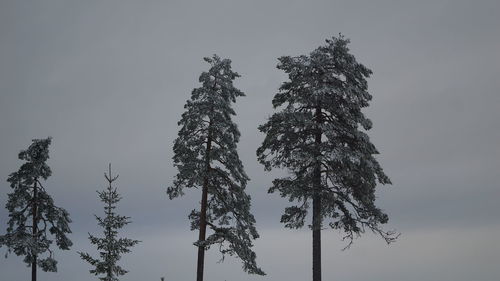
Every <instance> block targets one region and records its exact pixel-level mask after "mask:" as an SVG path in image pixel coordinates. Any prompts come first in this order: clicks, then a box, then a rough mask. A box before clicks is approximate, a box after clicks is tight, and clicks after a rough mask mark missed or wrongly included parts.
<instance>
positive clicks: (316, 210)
mask: <svg viewBox="0 0 500 281" xmlns="http://www.w3.org/2000/svg"><path fill="white" fill-rule="evenodd" d="M315 115H316V116H315V117H316V122H317V124H318V127H317V130H316V134H315V144H316V152H315V154H316V155H315V157H316V164H315V167H314V179H313V215H312V216H313V217H312V220H313V224H312V233H313V234H312V240H313V241H312V252H313V281H321V162H320V161H319V159H318V157H320V156H321V151H320V147H319V146H320V145H321V135H322V132H321V128H320V127H319V124H321V123H322V122H321V107H320V106H319V105H318V106H317V107H316V114H315Z"/></svg>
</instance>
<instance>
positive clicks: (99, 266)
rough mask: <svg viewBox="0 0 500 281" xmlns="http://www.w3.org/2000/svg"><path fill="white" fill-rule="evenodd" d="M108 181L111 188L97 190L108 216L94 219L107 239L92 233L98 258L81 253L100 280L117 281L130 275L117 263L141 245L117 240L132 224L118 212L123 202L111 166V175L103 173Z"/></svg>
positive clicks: (136, 241)
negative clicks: (125, 275)
mask: <svg viewBox="0 0 500 281" xmlns="http://www.w3.org/2000/svg"><path fill="white" fill-rule="evenodd" d="M104 177H105V178H106V181H107V182H108V187H107V188H106V189H105V190H104V191H97V193H98V194H99V198H100V199H101V201H102V202H103V203H104V214H105V217H99V216H95V218H96V219H97V222H98V223H97V224H98V225H99V226H100V227H102V228H103V232H104V233H103V234H104V237H96V236H94V235H92V234H90V233H89V240H90V243H91V244H93V245H96V246H97V249H98V250H100V252H99V257H100V258H93V257H92V256H91V255H89V254H88V253H81V252H79V254H80V257H81V258H82V259H83V260H85V261H86V262H88V263H90V264H91V265H92V266H93V267H94V268H93V269H91V270H90V273H92V274H94V275H104V276H103V277H99V279H100V280H102V281H118V280H119V279H118V277H119V276H121V275H124V274H126V273H127V271H126V270H125V269H123V268H122V267H121V266H119V265H118V264H117V262H118V261H119V260H120V259H121V255H122V254H124V253H128V252H130V248H131V247H133V246H134V245H136V244H137V243H139V242H140V241H139V240H132V239H129V238H120V237H118V230H119V229H121V228H123V227H124V226H125V225H127V224H129V223H130V217H126V216H120V215H118V214H117V213H116V212H115V209H116V205H117V203H118V202H119V201H120V200H121V199H122V197H121V196H120V194H118V191H117V189H116V187H113V182H114V181H116V180H117V179H118V175H117V176H115V177H113V176H112V175H111V164H109V168H108V174H106V173H104Z"/></svg>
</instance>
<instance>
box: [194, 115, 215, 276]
mask: <svg viewBox="0 0 500 281" xmlns="http://www.w3.org/2000/svg"><path fill="white" fill-rule="evenodd" d="M211 126H212V121H211V120H210V124H209V129H208V130H209V134H208V139H207V150H206V156H205V157H206V159H205V167H206V174H205V179H204V180H203V190H202V194H201V210H200V234H199V237H198V242H203V241H205V237H206V233H207V203H208V173H209V172H210V150H211V149H212V136H211V134H210V130H211ZM204 265H205V247H204V246H202V245H200V246H198V264H197V269H196V281H203V269H204Z"/></svg>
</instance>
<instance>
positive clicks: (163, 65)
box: [0, 0, 500, 281]
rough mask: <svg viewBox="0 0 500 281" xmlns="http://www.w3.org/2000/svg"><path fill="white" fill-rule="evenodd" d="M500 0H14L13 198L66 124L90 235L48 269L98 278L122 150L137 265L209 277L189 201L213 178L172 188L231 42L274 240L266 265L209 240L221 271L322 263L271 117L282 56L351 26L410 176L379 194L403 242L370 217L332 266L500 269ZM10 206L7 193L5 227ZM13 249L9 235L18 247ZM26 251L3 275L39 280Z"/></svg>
mask: <svg viewBox="0 0 500 281" xmlns="http://www.w3.org/2000/svg"><path fill="white" fill-rule="evenodd" d="M499 14H500V2H499V1H495V0H492V1H487V0H484V1H451V0H449V1H442V0H432V1H431V0H429V1H427V0H426V1H353V0H349V1H347V0H346V1H311V0H310V1H293V0H281V1H271V0H267V1H260V0H258V1H234V0H233V1H220V0H218V1H186V0H183V1H130V0H119V1H118V0H116V1H115V0H105V1H103V0H96V1H93V0H86V1H67V0H64V1H63V0H60V1H9V0H0V134H1V135H0V143H1V145H0V178H1V181H0V205H2V206H3V205H4V204H5V202H6V199H7V193H8V192H10V188H9V186H8V183H7V182H6V181H5V180H6V179H7V176H8V175H9V174H10V173H11V172H14V171H16V170H17V169H18V167H19V165H20V164H21V162H20V161H18V160H17V153H18V152H19V151H20V150H22V149H25V148H27V146H28V145H29V144H30V142H31V139H32V138H43V137H47V136H52V137H53V143H52V146H51V147H50V156H51V159H50V161H49V165H50V166H51V167H52V170H53V176H52V177H51V178H50V179H49V180H48V182H47V183H46V184H45V185H46V188H47V189H48V190H49V192H50V193H51V194H52V196H53V197H54V199H55V201H56V204H58V205H59V206H62V207H64V208H66V209H67V210H68V211H69V212H70V214H71V216H72V219H73V221H74V222H73V223H72V225H71V226H72V229H73V234H72V235H71V239H72V240H73V242H74V246H73V248H72V250H71V251H64V252H63V251H56V259H58V260H59V272H58V273H57V274H54V273H43V272H40V273H39V280H40V281H49V280H50V281H63V280H64V281H85V280H96V278H95V277H93V276H91V275H89V273H88V270H89V267H88V265H87V264H85V263H84V262H83V261H81V260H80V259H79V257H78V255H77V253H76V251H82V250H84V251H92V250H93V248H92V247H91V246H90V245H89V241H88V240H87V238H86V235H87V234H86V233H87V232H92V233H98V232H99V231H100V230H99V229H98V228H97V227H96V221H95V220H94V218H93V214H94V213H97V214H100V212H102V207H101V204H100V202H99V201H98V198H97V194H96V193H95V190H97V189H101V188H102V187H103V186H104V184H105V181H104V178H103V172H104V171H105V169H106V168H107V163H109V162H112V163H113V169H114V171H116V172H117V173H119V174H120V178H119V180H118V186H119V190H120V192H121V194H122V195H123V197H124V199H123V200H122V202H121V205H120V208H119V211H120V213H122V214H124V215H129V216H131V217H132V219H133V223H132V224H130V225H129V226H127V228H125V229H124V234H125V235H127V236H129V237H131V238H135V239H139V240H142V241H143V242H142V243H141V244H139V245H138V246H136V247H135V248H134V249H133V251H132V253H131V254H128V255H125V256H124V257H123V259H122V260H123V264H124V266H125V268H126V269H128V270H130V273H129V274H127V275H125V276H124V277H123V278H122V279H121V280H124V281H132V280H159V279H160V277H161V276H165V277H166V280H168V281H170V280H172V281H189V280H194V279H195V262H196V248H195V247H194V246H193V245H192V242H193V241H195V240H196V237H197V235H196V232H190V231H189V224H188V221H187V215H188V213H189V212H190V210H191V209H194V208H198V205H197V203H198V201H199V197H200V194H199V193H198V192H196V191H195V190H194V191H193V192H190V193H188V194H187V195H186V196H185V197H183V198H181V199H177V200H174V201H169V200H168V198H167V196H166V194H165V189H166V187H167V186H168V185H169V184H171V182H172V179H173V177H174V175H175V172H176V171H175V169H174V168H173V166H172V160H171V158H172V143H173V140H174V139H175V137H176V135H177V131H178V128H177V121H178V120H179V118H180V115H181V113H182V112H183V105H184V103H185V101H186V99H188V98H189V96H190V93H191V90H192V89H193V88H194V87H198V86H199V83H198V76H199V74H200V73H201V72H202V71H204V70H206V69H207V66H208V65H207V64H206V63H205V62H204V61H203V60H202V58H203V57H204V56H210V55H212V54H214V53H217V54H218V55H220V56H221V57H225V58H230V59H232V61H233V64H232V65H233V69H234V70H235V71H237V72H239V73H240V74H241V76H242V77H241V78H239V79H238V80H237V81H236V83H235V84H236V86H237V87H239V88H240V89H241V90H242V91H244V92H245V93H246V94H247V96H246V97H244V98H241V99H239V100H238V104H237V106H236V110H237V114H238V115H237V117H236V118H235V121H236V122H237V123H238V125H239V128H240V131H241V132H242V138H241V142H240V144H239V151H240V157H241V158H242V161H243V162H244V164H245V167H246V170H247V173H248V174H249V176H250V178H251V182H250V183H249V185H248V193H249V194H251V195H252V199H253V211H254V213H255V216H256V219H257V227H258V230H259V232H260V234H261V238H260V239H258V240H257V241H256V245H255V251H256V252H257V262H258V263H259V264H260V265H261V266H262V268H263V269H264V270H265V271H266V272H267V274H268V275H267V276H265V277H256V276H249V275H246V274H245V273H244V272H243V271H242V270H241V264H240V262H239V261H238V260H235V259H232V258H227V259H226V261H225V262H224V263H216V262H217V260H218V259H219V258H220V256H219V254H218V253H217V251H216V249H215V248H214V249H211V250H210V251H209V252H208V256H207V259H206V266H205V272H206V275H205V276H206V280H208V281H210V280H214V281H215V280H219V281H222V280H227V281H233V280H234V281H236V280H238V281H254V280H255V281H257V280H273V281H285V280H287V281H303V280H310V279H311V237H310V236H311V235H310V232H309V231H308V230H307V229H304V230H297V231H291V230H287V229H284V228H283V226H282V225H281V224H280V223H279V218H280V216H281V213H282V209H283V207H284V206H286V205H287V202H286V200H285V199H282V198H280V197H279V195H277V194H272V195H268V194H267V188H268V186H269V185H270V183H271V180H272V179H273V176H276V174H277V173H278V172H276V173H265V172H264V171H263V168H262V166H260V165H259V164H258V163H257V161H256V157H255V150H256V148H257V147H258V146H259V145H260V142H261V141H262V139H263V136H262V135H261V134H260V133H259V132H258V130H257V126H258V125H259V124H261V123H263V122H264V121H265V120H266V118H267V117H268V116H269V115H270V114H271V113H272V106H271V99H272V97H273V95H274V94H275V93H276V91H277V88H278V87H279V85H280V83H281V82H283V81H284V79H285V76H284V75H283V73H281V72H280V71H279V70H277V69H276V68H275V66H276V64H277V57H279V56H282V55H300V54H307V53H309V52H310V51H311V50H313V49H314V48H316V47H317V46H319V45H321V44H323V43H324V40H325V39H326V38H328V37H331V36H332V35H337V34H338V33H339V32H342V33H343V34H345V35H346V36H347V37H348V38H350V39H351V45H350V47H351V51H352V53H353V54H354V55H355V56H356V57H357V59H358V61H359V62H361V63H363V64H365V65H366V66H368V67H369V68H371V69H372V70H373V72H374V74H373V76H372V77H371V78H370V79H369V90H370V92H371V93H372V95H373V96H374V100H373V102H372V104H371V106H370V107H369V108H368V109H367V110H366V111H365V113H366V114H367V115H368V116H369V117H370V118H371V119H372V121H373V122H374V128H373V129H372V130H371V132H370V136H371V138H372V141H373V142H374V143H375V145H376V146H377V147H378V149H379V151H380V152H381V154H380V155H379V157H378V159H379V161H380V162H381V164H382V166H383V167H384V169H385V171H386V173H387V174H388V175H389V176H390V177H391V179H392V181H393V183H394V185H393V186H391V187H381V188H380V192H379V193H378V196H379V198H378V205H379V206H380V207H381V208H382V209H384V210H385V211H386V212H387V213H388V214H389V216H390V223H389V225H388V229H391V228H397V230H398V231H400V232H402V236H401V238H400V239H399V241H398V242H396V243H395V244H393V245H391V246H387V245H386V244H385V243H384V242H383V240H382V239H380V238H378V237H376V236H375V235H373V234H370V233H367V234H366V235H365V236H364V237H363V238H361V239H359V240H357V241H356V243H355V244H354V245H353V247H352V248H351V249H350V250H347V251H341V249H342V248H343V247H344V246H345V243H344V242H342V241H341V240H340V238H341V236H340V234H339V233H337V232H335V231H328V230H326V231H324V232H323V239H324V240H323V241H324V243H323V268H324V269H323V278H324V280H336V281H355V280H356V281H357V280H360V281H361V280H370V281H382V280H384V281H387V280H398V281H435V280H439V281H448V280H449V281H451V280H453V281H470V280H474V281H497V280H498V278H499V276H500V267H499V266H498V265H499V261H500V241H499V238H498V237H500V218H499V215H500V204H498V200H499V198H500V188H499V183H498V173H499V172H500V145H499V144H500V122H499V121H500V93H499V89H500V79H499V77H500V28H499V27H500V17H499V16H498V15H499ZM7 220H8V214H7V212H6V210H5V209H4V208H1V209H0V233H1V234H3V233H4V232H5V228H6V226H7V225H6V222H7ZM0 251H1V254H2V255H3V253H4V252H5V248H1V249H0ZM28 278H29V269H28V268H26V267H25V265H24V263H23V262H22V259H21V258H19V257H17V256H15V255H10V256H9V258H8V259H4V258H3V257H2V258H0V280H1V281H23V280H28Z"/></svg>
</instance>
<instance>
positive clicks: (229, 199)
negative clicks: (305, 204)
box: [167, 55, 264, 281]
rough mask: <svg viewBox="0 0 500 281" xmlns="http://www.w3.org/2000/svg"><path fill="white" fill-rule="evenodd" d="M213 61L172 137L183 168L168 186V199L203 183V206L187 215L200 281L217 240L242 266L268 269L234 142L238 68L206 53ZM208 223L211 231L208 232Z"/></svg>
mask: <svg viewBox="0 0 500 281" xmlns="http://www.w3.org/2000/svg"><path fill="white" fill-rule="evenodd" d="M204 59H205V61H206V62H208V63H209V64H210V69H209V70H208V72H203V73H202V74H201V76H200V82H201V83H202V86H201V87H199V88H196V89H194V90H193V91H192V93H191V99H190V100H188V101H187V103H186V105H185V106H184V108H185V109H186V112H184V113H183V114H182V118H181V120H180V121H179V123H178V124H179V125H180V126H181V129H180V131H179V134H178V137H177V139H176V140H175V142H174V157H173V159H174V165H175V167H177V169H178V171H179V173H178V174H177V176H176V178H175V180H174V184H173V186H171V187H169V188H168V189H167V193H168V195H169V198H170V199H173V198H175V197H178V196H181V195H183V194H184V192H183V190H184V188H192V187H195V188H201V193H202V196H201V208H200V211H197V210H193V211H192V212H191V214H190V215H189V218H190V219H191V230H195V229H198V230H199V238H198V241H197V242H196V243H195V245H196V246H197V247H198V263H197V275H196V276H197V277H196V280H197V281H203V268H204V259H205V250H207V249H208V248H209V247H210V246H211V245H214V244H218V245H219V249H220V251H221V253H222V254H223V257H224V254H229V255H236V256H238V257H239V258H240V259H241V260H242V262H243V270H244V271H246V272H248V273H251V274H259V275H264V272H263V271H262V270H261V269H260V268H259V267H258V266H257V264H256V261H255V258H256V255H255V253H254V252H253V251H252V249H251V248H252V246H253V244H252V240H253V239H256V238H258V237H259V235H258V233H257V230H256V229H255V226H254V224H255V219H254V216H253V215H252V214H251V213H250V196H249V195H248V194H246V193H245V187H246V184H247V182H248V180H249V178H248V176H247V175H246V173H245V171H244V169H243V164H242V163H241V161H240V159H239V156H238V152H237V149H236V144H237V143H238V141H239V138H240V132H239V131H238V128H237V126H236V124H235V123H234V122H233V121H232V120H231V116H232V115H235V112H234V110H233V108H232V107H231V103H234V102H235V101H236V98H237V97H240V96H244V94H243V92H241V91H240V90H238V89H237V88H235V87H234V86H233V80H234V79H235V78H237V77H239V74H238V73H236V72H234V71H232V69H231V61H230V60H229V59H221V58H220V57H218V56H217V55H214V56H213V57H212V58H204ZM207 226H208V227H210V229H211V230H212V233H211V234H210V235H209V236H208V237H206V232H207Z"/></svg>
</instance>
